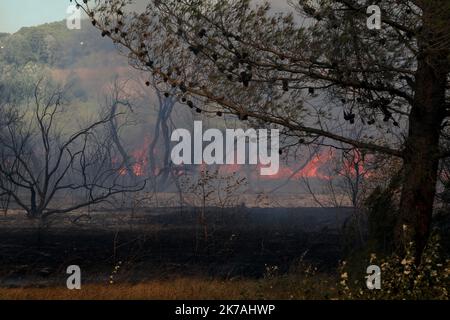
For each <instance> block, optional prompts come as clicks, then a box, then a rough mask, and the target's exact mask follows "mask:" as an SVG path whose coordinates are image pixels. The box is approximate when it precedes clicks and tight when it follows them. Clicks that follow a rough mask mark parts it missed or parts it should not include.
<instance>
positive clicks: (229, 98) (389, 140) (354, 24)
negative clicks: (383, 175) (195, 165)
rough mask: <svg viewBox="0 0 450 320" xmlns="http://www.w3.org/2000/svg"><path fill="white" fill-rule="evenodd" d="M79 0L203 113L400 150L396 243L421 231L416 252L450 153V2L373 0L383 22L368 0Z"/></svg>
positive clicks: (301, 136) (372, 148)
mask: <svg viewBox="0 0 450 320" xmlns="http://www.w3.org/2000/svg"><path fill="white" fill-rule="evenodd" d="M83 2H84V3H79V4H80V5H81V6H82V8H83V9H84V10H85V11H86V12H87V14H88V15H89V17H90V18H91V20H92V23H93V24H94V25H95V26H96V27H97V28H99V29H100V30H102V35H103V36H107V37H110V38H111V39H113V41H114V42H115V43H117V44H118V45H119V46H120V47H121V48H122V49H126V50H128V52H129V56H130V57H131V58H132V60H133V61H134V65H136V66H139V67H140V68H141V69H143V70H148V71H150V72H152V73H153V74H155V75H157V76H158V77H159V78H160V79H162V80H161V81H165V82H168V83H170V84H172V85H173V86H176V87H177V88H178V89H179V90H178V96H179V97H180V99H183V98H184V99H185V100H183V101H186V103H187V104H188V105H189V106H190V107H194V108H197V110H198V112H205V113H208V112H217V115H218V116H219V115H221V114H222V110H221V109H222V108H224V109H225V110H227V111H229V112H231V113H234V114H237V115H238V116H239V118H240V119H241V120H247V119H251V120H252V121H253V120H255V121H257V122H259V123H266V124H270V125H274V126H278V127H281V128H283V129H284V132H285V133H286V134H287V135H288V136H289V137H292V139H297V141H298V142H299V143H303V142H310V143H313V142H314V141H315V140H317V139H318V138H319V137H323V138H326V139H327V142H326V143H327V144H332V143H334V142H339V143H344V144H346V145H347V146H348V149H360V150H364V151H365V152H372V153H382V154H386V155H389V156H392V157H398V158H400V159H401V160H402V162H403V169H402V193H401V200H400V204H399V206H400V210H399V211H400V215H399V217H398V222H397V232H396V233H397V245H398V248H401V247H402V246H403V242H404V241H406V242H408V243H409V242H414V243H415V246H416V254H417V258H420V256H421V252H422V251H423V248H424V246H425V244H426V242H427V238H428V235H429V232H430V224H431V218H432V211H433V201H434V197H435V193H436V182H437V173H438V165H439V161H440V160H441V159H443V158H445V157H447V156H448V155H449V152H448V150H445V149H444V148H442V147H441V140H442V138H443V134H444V133H445V132H446V131H447V122H446V119H447V118H448V116H449V110H448V108H449V107H450V102H449V70H450V67H449V65H450V61H449V54H450V24H449V23H448V21H450V3H449V2H448V1H446V0H432V1H425V0H410V1H408V0H401V1H395V2H394V1H390V0H380V1H377V2H376V3H377V4H378V6H379V7H380V8H381V9H382V25H381V29H379V30H370V29H369V28H368V26H367V18H368V15H367V8H368V7H369V5H372V4H373V3H372V2H373V1H368V0H319V1H308V0H299V1H295V2H294V1H291V2H290V4H291V8H292V10H291V11H292V12H291V13H290V14H283V13H280V14H276V13H273V12H272V11H271V10H270V6H269V4H268V3H264V4H259V5H253V4H252V3H251V1H250V0H225V1H206V0H196V1H187V0H180V1H178V0H168V1H160V0H154V1H149V4H148V6H147V8H146V10H145V11H144V12H142V13H127V11H126V4H127V1H124V0H113V1H102V0H97V1H83ZM193 66H195V67H196V68H198V69H200V70H202V72H201V73H197V72H192V70H193ZM195 99H196V100H197V101H198V105H200V106H201V107H200V108H199V107H196V104H195V103H194V102H195ZM342 123H346V124H347V126H348V127H351V126H352V125H355V124H358V125H363V126H366V127H368V129H367V132H368V134H367V137H365V138H363V139H353V138H352V137H351V136H348V135H346V134H342V133H341V128H342ZM337 126H338V127H339V128H340V129H339V130H335V129H336V127H337ZM405 230H406V232H404V231H405Z"/></svg>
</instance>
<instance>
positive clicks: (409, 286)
mask: <svg viewBox="0 0 450 320" xmlns="http://www.w3.org/2000/svg"><path fill="white" fill-rule="evenodd" d="M439 240H440V239H439V236H438V234H437V233H435V234H433V235H432V236H431V238H430V241H429V243H428V245H427V247H426V248H425V251H424V253H423V255H422V257H421V261H420V263H416V261H415V251H414V246H413V244H412V243H410V244H409V245H408V246H407V248H405V252H406V254H405V256H404V257H401V256H398V255H396V254H393V255H391V256H390V257H389V258H388V259H377V256H376V255H375V254H372V255H371V257H370V260H369V264H368V265H378V266H380V268H381V289H380V290H369V289H367V287H366V284H365V282H361V281H359V280H353V281H352V280H350V279H351V277H350V275H349V273H348V272H347V271H346V269H347V265H346V263H345V262H344V263H343V264H342V266H341V272H340V274H341V281H340V283H339V289H340V291H339V293H340V296H341V297H342V298H344V299H408V300H416V299H426V300H429V299H448V298H449V292H448V290H449V287H450V283H449V280H450V279H449V275H450V260H449V259H446V258H443V257H442V255H441V253H440V251H441V250H440V244H439Z"/></svg>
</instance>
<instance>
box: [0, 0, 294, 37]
mask: <svg viewBox="0 0 450 320" xmlns="http://www.w3.org/2000/svg"><path fill="white" fill-rule="evenodd" d="M147 2H148V0H135V3H136V4H137V6H140V7H142V6H143V5H144V4H145V3H147ZM270 2H271V3H272V5H274V7H279V6H281V7H282V6H283V5H281V3H284V2H285V0H271V1H270ZM69 5H70V1H69V0H0V32H7V33H14V32H16V31H18V30H19V29H20V28H22V27H31V26H37V25H40V24H44V23H48V22H54V21H61V20H63V19H65V17H66V11H67V8H68V6H69Z"/></svg>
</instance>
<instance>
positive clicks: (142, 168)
mask: <svg viewBox="0 0 450 320" xmlns="http://www.w3.org/2000/svg"><path fill="white" fill-rule="evenodd" d="M149 146H150V139H149V138H148V137H145V139H144V143H143V146H141V148H139V149H137V150H135V151H133V152H132V154H131V155H132V157H133V159H134V164H133V166H132V170H133V175H134V176H136V177H142V176H144V175H145V172H146V170H147V167H148V163H149V162H148V148H149Z"/></svg>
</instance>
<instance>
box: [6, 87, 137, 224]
mask: <svg viewBox="0 0 450 320" xmlns="http://www.w3.org/2000/svg"><path fill="white" fill-rule="evenodd" d="M64 97H65V96H64V89H61V88H51V86H50V85H48V84H45V83H43V82H42V81H41V82H39V83H38V84H37V85H36V86H35V90H34V96H33V99H32V103H30V105H29V108H26V107H25V106H23V105H14V104H13V105H11V104H9V103H7V104H4V105H2V106H1V107H2V123H1V124H2V126H1V128H0V198H2V199H5V198H7V199H9V200H10V201H11V202H12V203H15V204H16V205H17V206H19V207H20V208H21V209H23V210H24V211H26V213H27V215H28V216H29V217H30V218H39V219H45V218H47V217H49V216H50V215H53V214H62V213H67V212H71V211H74V210H77V209H81V208H84V207H87V206H90V205H95V204H99V203H103V202H105V201H107V200H108V199H110V198H111V197H113V196H114V195H117V194H122V193H125V192H136V191H139V190H142V188H143V187H144V186H145V181H138V182H137V183H133V184H129V183H127V182H126V181H125V179H124V178H123V177H122V175H121V168H122V163H119V164H115V163H114V161H113V160H114V158H115V151H114V148H113V147H112V146H113V144H112V142H111V138H110V135H109V133H110V130H108V124H109V122H110V117H106V118H101V119H98V120H95V121H91V122H89V123H88V124H86V125H85V126H82V127H81V128H79V129H74V127H75V124H74V123H73V122H71V121H69V120H68V119H69V117H68V116H69V114H68V111H67V101H66V100H65V98H64ZM7 204H9V201H8V202H7Z"/></svg>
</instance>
